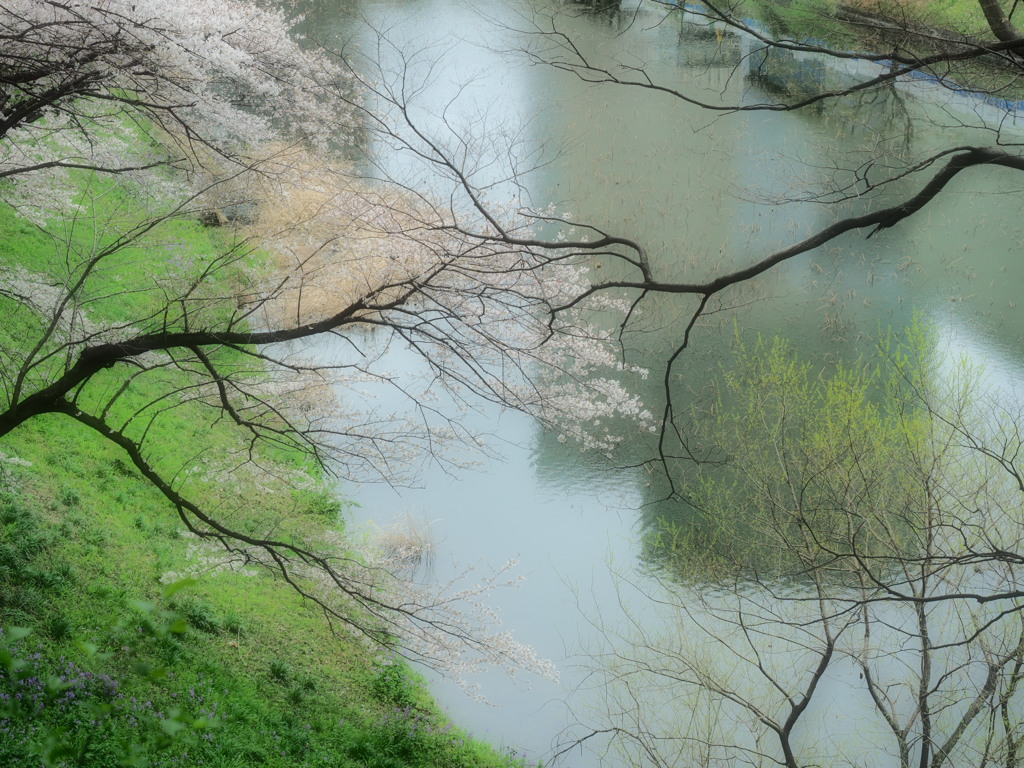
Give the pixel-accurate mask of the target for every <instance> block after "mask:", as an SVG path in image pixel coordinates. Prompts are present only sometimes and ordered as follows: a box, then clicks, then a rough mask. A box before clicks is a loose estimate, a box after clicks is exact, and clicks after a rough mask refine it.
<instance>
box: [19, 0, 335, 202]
mask: <svg viewBox="0 0 1024 768" xmlns="http://www.w3.org/2000/svg"><path fill="white" fill-rule="evenodd" d="M290 26H291V24H290V20H289V18H288V16H287V14H286V12H285V11H283V10H281V9H273V8H268V7H263V6H258V5H256V4H253V3H249V2H236V1H235V0H230V1H229V2H225V3H217V4H210V3H205V2H194V3H188V2H186V3H173V4H169V3H164V2H146V0H142V1H141V2H140V1H139V0H135V1H129V0H101V1H100V2H93V3H86V2H79V1H78V0H43V1H42V2H39V1H37V0H14V1H13V2H5V3H4V4H3V7H0V45H2V46H3V49H4V55H3V57H2V62H0V179H7V180H17V182H18V184H17V185H15V186H13V187H11V186H7V187H5V189H7V190H9V192H8V194H7V195H6V199H7V200H8V202H9V203H13V204H15V205H17V206H18V207H19V209H20V210H22V211H26V212H31V211H38V210H39V209H40V208H41V207H42V208H44V209H45V208H46V207H47V205H48V204H49V203H51V202H52V200H53V197H54V195H55V194H57V195H58V196H59V195H60V194H62V193H63V194H67V189H68V188H69V184H68V181H67V174H66V171H67V170H68V169H74V168H78V169H91V170H96V171H102V172H105V173H117V174H126V175H130V174H140V173H142V172H144V171H150V170H152V169H155V168H158V167H161V166H168V165H169V166H173V167H175V168H177V169H179V170H181V171H184V172H187V173H189V174H198V175H199V176H201V177H204V178H205V177H206V176H207V174H205V173H203V172H204V171H206V170H209V166H210V165H211V164H212V163H215V161H216V160H219V161H227V162H228V163H230V164H240V165H242V166H249V165H251V161H252V158H251V157H250V155H249V153H250V152H251V151H252V150H253V148H254V147H257V146H259V145H260V144H262V143H263V142H265V141H267V140H269V139H270V138H271V137H274V138H275V139H278V140H282V139H286V138H287V139H288V140H293V141H294V140H302V141H306V142H309V143H311V144H314V145H318V146H320V145H323V144H324V143H325V142H327V141H338V140H339V139H340V140H344V138H345V137H346V136H350V135H351V132H349V131H346V130H344V128H345V127H351V126H352V125H353V113H352V110H351V109H350V108H349V104H348V98H350V97H353V96H354V95H355V94H354V92H353V90H352V87H351V80H350V77H349V75H348V74H347V73H346V72H345V70H344V69H343V68H340V67H339V66H337V64H336V63H335V62H333V61H332V60H331V59H330V58H328V57H326V56H324V55H323V54H322V52H321V51H320V50H319V49H318V48H317V47H315V46H303V45H302V41H301V40H300V39H298V38H297V37H296V36H294V35H291V34H290V33H289V29H290ZM160 180H165V181H166V176H159V175H154V174H148V175H146V176H145V185H146V186H147V187H148V188H149V189H150V190H151V191H152V190H153V188H154V187H159V184H158V181H160ZM179 180H180V177H179ZM10 190H17V192H16V193H11V192H10Z"/></svg>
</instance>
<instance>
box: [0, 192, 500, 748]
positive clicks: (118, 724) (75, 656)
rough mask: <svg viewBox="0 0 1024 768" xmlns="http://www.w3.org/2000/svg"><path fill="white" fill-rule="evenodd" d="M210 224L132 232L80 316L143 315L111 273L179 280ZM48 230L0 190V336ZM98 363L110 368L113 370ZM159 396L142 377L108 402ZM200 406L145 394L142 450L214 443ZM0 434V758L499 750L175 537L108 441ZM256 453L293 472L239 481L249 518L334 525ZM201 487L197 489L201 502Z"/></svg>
mask: <svg viewBox="0 0 1024 768" xmlns="http://www.w3.org/2000/svg"><path fill="white" fill-rule="evenodd" d="M75 179H76V183H80V184H82V185H83V187H84V186H85V185H90V184H95V183H96V180H95V179H93V178H89V177H88V176H86V175H79V176H76V177H75ZM108 204H109V205H112V206H116V208H117V214H118V216H119V217H124V216H125V215H126V212H130V210H131V203H130V201H126V200H125V199H124V198H118V197H117V196H116V195H113V194H111V195H107V196H106V197H105V196H103V195H92V196H91V198H90V201H89V206H90V207H89V208H88V211H87V213H88V215H86V214H85V213H83V214H82V215H80V216H79V217H78V218H77V220H76V222H75V226H76V227H77V230H76V231H75V232H74V233H73V235H72V236H73V237H74V238H79V239H81V242H83V243H85V242H87V241H89V239H90V238H93V239H97V238H101V237H102V235H103V233H102V232H101V231H100V223H101V222H103V221H105V220H109V219H108V216H109V215H110V214H111V213H112V211H111V210H105V211H104V210H99V209H98V208H97V206H99V207H100V208H102V207H103V206H106V205H108ZM67 224H68V223H67V222H64V225H67ZM51 227H52V224H51ZM64 231H65V233H66V232H67V231H68V230H67V229H66V228H65V230H64ZM226 237H230V233H228V232H218V231H215V230H210V229H205V228H203V227H202V226H200V225H199V224H198V223H196V222H194V221H189V220H174V219H172V220H169V221H167V222H166V223H165V224H163V225H161V228H160V230H159V232H158V233H156V234H155V235H154V237H152V238H150V242H159V243H162V244H163V245H161V246H160V247H166V248H168V249H169V250H168V251H167V253H166V254H164V255H165V256H166V258H163V257H162V258H159V259H152V258H148V259H140V255H145V254H140V253H139V252H138V249H136V251H135V252H133V253H125V254H124V255H123V258H121V259H120V260H117V259H115V260H113V261H112V262H111V263H110V264H108V265H107V268H106V269H105V272H104V274H103V276H102V277H101V278H99V282H94V283H93V294H92V297H91V298H92V302H91V308H90V322H105V323H111V322H118V321H119V320H123V319H124V318H131V317H144V316H146V314H147V307H146V306H145V302H146V301H148V300H149V299H147V292H146V291H126V290H125V289H124V285H125V280H126V279H127V277H128V276H129V274H130V273H131V271H132V270H138V269H140V266H139V264H141V263H145V267H144V269H145V270H148V271H149V273H147V275H146V276H145V277H146V280H149V281H151V282H152V284H154V285H160V284H161V283H162V282H164V281H167V280H178V279H183V278H186V277H187V275H188V273H189V271H192V272H198V271H201V270H203V269H204V265H206V264H208V263H209V261H210V260H211V259H213V258H216V254H218V253H223V251H224V246H225V242H223V240H222V238H226ZM60 242H61V239H60V238H58V237H51V236H49V235H48V234H47V229H46V228H39V227H36V226H34V225H32V224H30V223H29V222H27V221H26V220H24V219H21V218H18V217H17V216H16V215H15V214H14V213H13V211H12V210H11V209H9V208H0V269H3V270H5V272H6V277H8V278H10V280H7V281H6V283H7V284H8V285H10V284H11V283H12V281H14V282H17V281H21V282H20V283H18V284H19V285H21V286H22V287H23V289H24V290H23V291H22V293H20V294H16V292H9V293H7V294H4V295H2V296H0V316H2V317H3V318H4V322H3V323H2V324H0V334H2V335H3V339H2V341H3V344H2V345H0V346H2V348H5V349H8V350H11V349H17V348H18V344H24V343H28V342H27V341H26V340H27V339H32V338H36V337H37V335H35V334H34V330H36V329H37V328H38V324H39V323H40V322H43V320H42V319H41V318H40V317H39V316H37V313H33V312H29V311H27V310H26V306H28V305H29V304H31V302H27V300H26V299H27V296H26V294H25V292H27V291H41V292H42V293H41V294H40V297H41V298H39V300H38V301H36V302H35V306H37V307H41V306H43V305H44V304H45V301H44V299H45V291H46V283H47V280H48V279H53V280H56V279H57V276H58V273H59V272H60V270H61V269H62V268H65V267H66V264H67V261H66V257H67V252H66V249H65V252H61V250H60V248H59V245H58V244H59V243H60ZM66 245H67V241H65V246H66ZM150 255H152V254H150ZM115 262H116V263H115ZM62 265H63V266H62ZM153 270H156V272H153ZM236 277H237V276H236ZM222 279H223V280H225V281H230V280H232V279H234V278H233V277H232V274H231V272H230V270H225V271H223V273H222ZM164 284H166V283H164ZM225 289H227V286H225ZM228 295H230V294H228ZM109 375H110V377H111V378H110V381H109V386H120V383H119V381H117V380H115V378H114V377H115V376H117V375H121V376H124V373H123V372H120V374H119V372H117V371H111V372H109ZM167 375H169V376H170V375H173V373H171V372H169V373H168V374H167ZM102 385H103V383H102V382H100V384H99V386H102ZM159 396H160V393H159V392H158V391H156V390H154V391H150V390H147V385H146V383H145V381H144V380H143V381H140V382H138V383H137V384H132V385H131V386H130V387H129V389H128V391H127V393H126V394H125V395H124V396H123V397H121V398H120V400H119V402H120V405H119V406H118V407H119V408H124V409H131V408H132V407H133V405H134V406H141V405H142V404H146V403H151V402H152V401H153V399H154V398H156V397H159ZM215 410H216V409H210V408H209V407H207V406H203V405H202V404H201V403H200V402H198V401H197V402H187V398H183V399H182V401H181V402H176V403H175V404H174V407H168V408H166V409H161V414H160V417H159V419H158V420H157V421H155V422H154V425H153V429H154V430H160V431H161V432H162V439H158V440H156V441H153V443H154V444H157V445H159V446H160V449H159V450H160V455H156V456H153V457H152V458H153V459H154V460H155V461H159V462H160V463H161V464H162V465H164V466H171V467H173V466H179V467H185V468H187V467H191V466H196V465H198V464H199V463H200V462H201V460H202V459H203V457H208V456H213V455H216V453H217V452H218V450H220V449H221V448H222V447H224V446H226V445H227V444H228V437H227V435H226V433H225V432H223V431H222V429H221V424H220V423H219V421H218V416H219V414H217V413H215V412H214V411H215ZM157 437H161V435H157ZM0 451H2V452H3V453H2V454H0V628H2V629H0V765H2V766H4V767H5V768H20V767H22V766H24V767H25V768H28V767H29V766H31V767H32V768H38V766H40V765H41V764H42V765H48V766H49V765H52V766H90V767H92V766H95V768H113V766H118V765H136V766H153V767H156V766H198V765H206V766H254V765H266V766H338V767H339V768H340V767H346V768H347V767H349V766H352V767H353V768H354V767H355V766H379V767H381V768H390V767H394V768H398V766H402V767H403V768H404V767H406V766H451V767H452V768H455V767H456V766H511V765H518V763H517V762H516V761H514V760H512V759H511V758H510V757H507V756H504V755H500V754H498V753H497V752H495V750H493V749H492V748H491V747H490V746H488V745H486V744H484V743H482V742H479V741H475V740H473V739H472V738H470V737H468V736H467V735H465V734H464V733H462V732H460V731H459V730H458V729H455V728H453V726H452V725H451V724H450V723H449V722H447V721H446V720H445V718H443V717H442V716H441V715H439V713H438V712H437V710H436V708H435V707H434V705H433V704H432V702H431V701H430V698H429V696H428V695H427V693H426V692H425V691H424V690H423V687H422V685H421V683H420V682H419V681H418V679H417V678H416V677H415V676H414V675H413V674H412V673H411V672H410V671H409V670H408V669H407V668H406V667H405V666H404V665H402V664H398V663H392V662H391V661H390V660H387V659H381V658H380V656H379V654H378V652H376V651H374V650H373V649H371V648H368V647H367V646H366V645H365V644H363V643H361V642H360V641H359V640H358V639H356V638H354V637H352V636H350V635H346V634H340V635H339V634H334V633H332V631H331V630H330V628H329V627H328V626H327V624H326V622H325V621H324V619H323V616H322V615H321V614H320V613H318V612H317V611H316V610H314V609H313V608H312V607H311V606H310V605H308V604H304V603H303V602H302V601H301V600H300V599H299V598H298V597H297V595H296V594H295V593H294V592H293V591H292V590H291V589H290V588H289V587H288V586H287V585H285V584H284V583H282V582H281V581H278V580H275V579H273V578H271V577H270V576H267V575H262V574H254V573H250V572H247V571H245V570H242V569H234V568H225V567H224V566H223V565H222V564H221V559H218V558H213V557H212V554H213V553H214V552H215V551H216V550H215V549H213V550H211V549H210V548H208V547H206V546H205V545H203V544H202V543H201V542H199V541H198V540H196V539H194V538H189V537H187V536H185V535H183V531H182V525H181V522H180V521H179V519H178V517H177V515H176V513H175V510H174V509H173V508H172V507H171V506H170V505H169V504H168V503H167V500H166V499H165V498H164V497H163V496H161V495H160V494H159V493H158V492H157V491H156V490H155V489H154V488H153V487H152V485H151V484H150V483H148V482H147V481H146V480H145V479H144V478H143V477H142V476H141V475H140V473H139V472H138V471H137V470H136V469H135V468H134V467H133V466H132V464H131V462H130V461H129V460H128V459H127V457H126V456H125V455H123V454H122V452H121V451H120V450H119V449H118V448H117V447H116V446H115V445H113V444H112V443H110V442H108V441H105V440H103V439H102V438H101V437H99V436H97V435H95V434H94V433H91V432H89V431H88V430H87V429H86V428H84V427H81V426H80V425H78V424H77V423H76V422H74V421H73V420H71V419H69V418H64V417H60V416H48V417H42V418H36V419H33V420H31V421H30V422H28V423H27V424H26V425H25V426H23V427H21V428H19V429H18V430H17V431H16V432H14V433H13V434H11V435H10V436H8V437H7V438H5V440H4V441H3V444H2V445H0ZM262 458H263V460H264V461H276V462H278V463H279V467H280V470H281V473H282V474H291V475H293V476H294V475H295V474H301V473H306V474H307V475H309V482H307V483H304V484H300V486H299V487H300V490H294V489H292V490H289V488H287V487H285V486H282V487H281V488H279V489H276V490H272V491H271V492H266V491H260V492H259V493H254V494H253V503H252V504H251V505H249V507H248V514H251V515H252V517H253V520H256V519H258V518H259V517H260V516H261V515H265V514H267V513H268V512H273V513H274V514H276V515H278V519H279V520H280V521H281V523H280V525H281V529H280V532H281V535H286V536H296V537H298V536H301V537H306V538H309V537H314V538H315V537H317V536H326V535H329V534H334V535H337V534H338V532H339V530H340V529H341V526H342V523H341V522H339V511H340V508H341V506H342V505H341V503H340V502H339V501H338V500H337V499H335V498H334V497H333V495H332V494H331V493H330V492H329V491H328V490H327V486H324V485H322V484H319V483H318V482H317V480H316V476H315V473H314V472H312V470H310V469H309V468H308V467H307V466H305V465H303V464H302V463H301V462H300V461H299V460H298V459H295V458H293V457H290V456H288V455H287V454H282V455H280V456H272V455H265V456H263V457H262ZM216 485H217V484H216V483H211V484H210V487H211V488H215V487H216ZM223 492H224V493H235V492H236V490H235V489H234V488H233V486H232V485H230V484H225V486H224V491H223ZM216 493H217V491H216V490H213V491H211V497H210V498H206V499H204V502H205V503H206V504H207V505H208V506H210V507H211V508H217V505H218V499H217V498H216ZM233 522H234V523H235V524H236V525H237V526H241V527H243V528H244V526H245V525H246V520H245V519H235V520H234V521H233ZM185 575H191V576H192V577H194V578H192V579H185V580H183V577H184V576H185Z"/></svg>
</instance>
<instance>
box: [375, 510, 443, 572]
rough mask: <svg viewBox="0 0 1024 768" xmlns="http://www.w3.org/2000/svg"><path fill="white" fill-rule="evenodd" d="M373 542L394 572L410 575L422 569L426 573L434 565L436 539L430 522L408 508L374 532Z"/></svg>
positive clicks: (389, 568) (390, 569) (388, 567)
mask: <svg viewBox="0 0 1024 768" xmlns="http://www.w3.org/2000/svg"><path fill="white" fill-rule="evenodd" d="M373 543H374V545H375V546H376V547H377V550H378V552H379V553H380V556H381V558H382V560H383V562H384V563H386V564H387V569H388V571H389V572H391V573H393V574H400V575H404V576H405V577H406V578H412V577H413V576H414V575H415V574H416V573H417V572H420V571H421V570H422V571H423V572H424V573H425V574H428V575H429V574H430V572H431V569H432V568H433V566H434V557H435V555H436V552H437V542H435V541H434V539H433V535H432V531H431V530H430V523H429V522H428V521H427V520H424V519H423V518H419V517H415V516H413V515H412V514H411V513H409V512H406V513H404V514H401V515H398V516H397V517H396V518H395V520H394V521H393V522H392V523H391V524H390V525H388V526H385V527H384V528H381V529H380V530H379V531H378V532H377V533H376V535H374V537H373Z"/></svg>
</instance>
